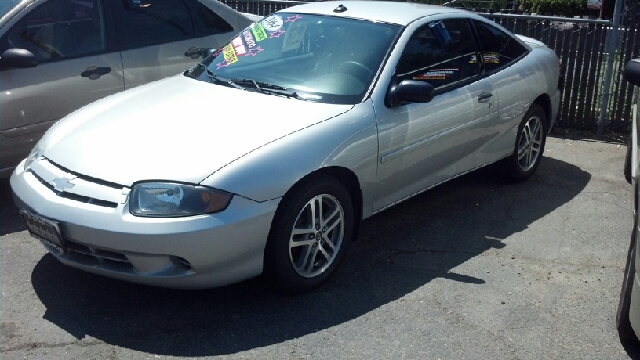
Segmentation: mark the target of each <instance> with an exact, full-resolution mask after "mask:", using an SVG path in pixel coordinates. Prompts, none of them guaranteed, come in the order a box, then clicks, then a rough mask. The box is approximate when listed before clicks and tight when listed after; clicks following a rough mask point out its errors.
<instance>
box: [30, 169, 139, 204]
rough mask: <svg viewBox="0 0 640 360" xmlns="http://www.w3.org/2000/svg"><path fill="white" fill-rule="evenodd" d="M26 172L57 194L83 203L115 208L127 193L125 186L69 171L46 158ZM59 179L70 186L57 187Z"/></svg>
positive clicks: (122, 201) (124, 198)
mask: <svg viewBox="0 0 640 360" xmlns="http://www.w3.org/2000/svg"><path fill="white" fill-rule="evenodd" d="M28 172H29V173H30V174H31V175H33V176H34V177H35V178H36V179H37V180H38V181H39V182H40V183H41V184H42V185H44V186H45V187H47V188H48V189H49V190H51V191H52V192H53V193H55V194H56V195H57V196H59V197H62V198H65V199H69V200H73V201H78V202H81V203H85V204H92V205H96V206H100V207H106V208H113V209H115V208H117V207H118V204H121V203H124V201H125V200H126V194H127V193H128V188H126V187H125V186H122V185H118V184H115V183H110V182H107V181H103V180H99V179H95V178H92V177H89V176H84V175H81V174H78V173H75V172H72V171H69V170H68V169H66V168H64V167H62V166H60V165H58V164H56V163H54V162H53V161H50V160H49V159H46V158H43V159H39V160H38V161H35V162H34V163H33V164H32V165H31V166H30V168H29V170H28ZM59 180H62V182H64V183H66V185H70V186H68V187H65V188H63V189H60V188H57V186H58V185H59V183H57V181H59ZM123 190H127V191H123Z"/></svg>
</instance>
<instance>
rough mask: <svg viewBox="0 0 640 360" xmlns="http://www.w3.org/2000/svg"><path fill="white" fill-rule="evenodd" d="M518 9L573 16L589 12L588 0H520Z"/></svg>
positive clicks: (541, 13)
mask: <svg viewBox="0 0 640 360" xmlns="http://www.w3.org/2000/svg"><path fill="white" fill-rule="evenodd" d="M518 9H519V10H521V11H524V12H528V13H537V14H540V15H556V16H569V17H573V16H576V15H586V14H587V0H519V1H518Z"/></svg>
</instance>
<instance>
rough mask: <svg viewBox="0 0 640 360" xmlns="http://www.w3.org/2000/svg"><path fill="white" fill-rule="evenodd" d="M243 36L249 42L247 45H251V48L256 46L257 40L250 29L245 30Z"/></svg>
mask: <svg viewBox="0 0 640 360" xmlns="http://www.w3.org/2000/svg"><path fill="white" fill-rule="evenodd" d="M242 36H244V42H246V43H247V46H248V47H249V49H251V48H254V47H255V46H256V42H255V40H253V35H252V34H251V31H249V30H245V31H243V32H242Z"/></svg>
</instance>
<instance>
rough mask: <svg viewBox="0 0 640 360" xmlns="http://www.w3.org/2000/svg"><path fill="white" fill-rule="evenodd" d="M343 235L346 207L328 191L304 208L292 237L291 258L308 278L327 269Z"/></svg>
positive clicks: (334, 256)
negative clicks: (344, 208) (343, 207)
mask: <svg viewBox="0 0 640 360" xmlns="http://www.w3.org/2000/svg"><path fill="white" fill-rule="evenodd" d="M343 239H344V210H343V209H342V206H341V205H340V202H339V201H338V200H337V199H336V198H335V197H333V196H331V195H328V194H322V195H317V196H315V197H313V198H312V199H311V200H309V201H308V202H307V203H306V204H305V206H304V207H303V208H302V210H301V211H300V213H299V214H298V217H297V218H296V221H295V222H294V225H293V229H292V231H291V236H290V238H289V258H290V260H291V264H292V265H293V268H294V269H295V270H296V272H297V273H298V274H299V275H301V276H303V277H306V278H311V277H314V276H317V275H319V274H321V273H322V272H324V271H325V270H326V269H327V268H328V267H329V266H330V265H331V263H333V261H334V260H335V259H336V256H337V255H338V252H339V251H340V246H341V245H342V241H343Z"/></svg>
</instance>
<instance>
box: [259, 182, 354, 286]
mask: <svg viewBox="0 0 640 360" xmlns="http://www.w3.org/2000/svg"><path fill="white" fill-rule="evenodd" d="M353 228H354V210H353V204H352V202H351V196H350V194H349V192H348V191H347V189H346V188H345V186H344V185H343V184H342V183H341V182H339V181H338V180H336V179H335V178H333V177H329V176H322V177H317V178H313V179H311V180H309V181H308V182H306V183H303V184H301V185H300V186H297V188H295V189H293V190H292V191H291V193H289V194H287V195H286V196H285V197H284V198H283V199H282V202H281V203H280V205H279V207H278V210H277V211H276V215H275V217H274V219H273V222H272V225H271V231H270V232H269V238H268V240H267V246H266V249H265V272H266V273H267V275H268V276H269V277H270V278H271V279H273V280H274V281H275V282H276V284H277V285H278V286H279V287H281V288H282V289H284V290H285V291H286V292H289V293H302V292H306V291H310V290H313V289H315V288H317V287H319V286H321V285H323V284H324V283H326V282H327V281H329V280H330V279H331V278H332V277H333V275H334V274H335V272H336V270H337V269H338V267H339V266H340V264H341V263H342V261H343V259H344V256H345V253H346V251H347V247H348V245H349V243H350V242H351V237H352V234H353Z"/></svg>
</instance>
